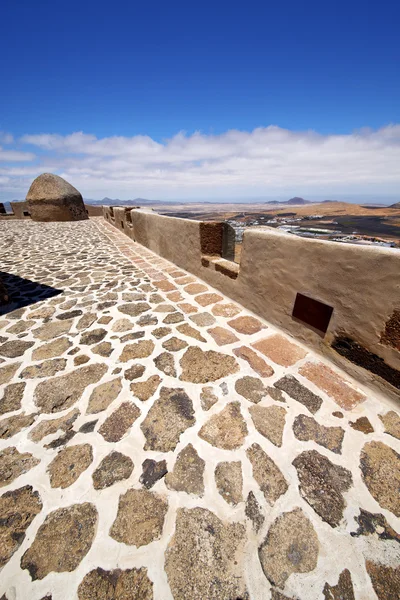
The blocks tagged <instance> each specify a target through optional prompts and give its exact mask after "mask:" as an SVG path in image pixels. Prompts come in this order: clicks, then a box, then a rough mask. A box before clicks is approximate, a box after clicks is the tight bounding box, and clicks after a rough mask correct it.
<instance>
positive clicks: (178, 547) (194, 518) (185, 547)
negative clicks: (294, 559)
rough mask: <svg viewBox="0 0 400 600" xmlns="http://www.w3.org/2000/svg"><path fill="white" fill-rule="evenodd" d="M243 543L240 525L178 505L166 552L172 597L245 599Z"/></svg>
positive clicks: (211, 599) (197, 509)
mask: <svg viewBox="0 0 400 600" xmlns="http://www.w3.org/2000/svg"><path fill="white" fill-rule="evenodd" d="M245 543H246V533H245V528H244V527H243V525H241V524H239V523H230V524H228V523H226V524H225V523H224V522H223V521H221V520H220V519H219V518H218V517H216V516H215V515H214V514H213V513H212V512H210V511H209V510H206V509H204V508H199V507H197V508H192V509H187V508H179V509H178V512H177V517H176V525H175V534H174V536H173V538H172V539H171V541H170V543H169V545H168V548H167V551H166V554H165V572H166V573H167V577H168V583H169V586H170V588H171V592H172V595H173V597H174V600H188V599H189V598H204V599H205V598H207V600H226V599H228V598H232V599H237V598H241V599H243V600H248V598H249V595H248V593H247V590H246V583H245V579H244V565H243V562H244V546H245ZM188 574H190V577H188Z"/></svg>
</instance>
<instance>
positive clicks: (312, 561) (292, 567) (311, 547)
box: [258, 508, 319, 588]
mask: <svg viewBox="0 0 400 600" xmlns="http://www.w3.org/2000/svg"><path fill="white" fill-rule="evenodd" d="M318 553H319V542H318V537H317V534H316V533H315V530H314V527H313V526H312V523H311V521H310V520H309V519H308V518H307V517H306V515H305V514H304V512H303V511H302V510H301V508H295V509H294V510H292V511H291V512H287V513H283V514H282V515H280V516H279V517H278V518H277V519H276V520H275V521H274V522H273V523H272V525H271V527H270V528H269V531H268V533H267V537H266V538H265V540H264V541H263V543H262V544H261V546H260V547H259V549H258V556H259V558H260V562H261V566H262V569H263V571H264V575H265V576H266V578H267V579H268V581H270V583H272V585H276V586H278V587H279V588H283V587H284V585H285V583H286V581H287V579H288V578H289V577H290V575H291V574H292V573H310V572H311V571H313V570H314V569H315V568H316V566H317V561H318Z"/></svg>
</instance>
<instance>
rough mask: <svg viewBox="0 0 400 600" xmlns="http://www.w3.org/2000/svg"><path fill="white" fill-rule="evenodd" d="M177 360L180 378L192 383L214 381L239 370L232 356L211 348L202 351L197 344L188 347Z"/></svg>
mask: <svg viewBox="0 0 400 600" xmlns="http://www.w3.org/2000/svg"><path fill="white" fill-rule="evenodd" d="M179 362H180V365H181V367H182V374H181V376H180V379H181V380H182V381H191V382H192V383H208V382H209V381H216V380H217V379H221V377H226V376H227V375H231V374H233V373H236V372H237V371H238V370H239V365H238V364H237V362H236V360H235V359H234V358H233V356H229V355H228V354H221V353H220V352H214V351H213V350H207V351H206V352H204V351H203V350H201V348H198V347H197V346H191V347H190V348H188V349H187V350H186V352H185V354H184V355H183V356H182V358H181V360H180V361H179Z"/></svg>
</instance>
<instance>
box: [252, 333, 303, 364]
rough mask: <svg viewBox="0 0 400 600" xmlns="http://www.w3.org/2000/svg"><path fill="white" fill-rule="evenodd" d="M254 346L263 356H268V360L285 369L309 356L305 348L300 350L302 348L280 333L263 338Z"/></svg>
mask: <svg viewBox="0 0 400 600" xmlns="http://www.w3.org/2000/svg"><path fill="white" fill-rule="evenodd" d="M252 346H253V348H255V349H256V350H258V351H259V352H261V354H265V356H268V358H270V359H271V360H273V361H274V363H277V364H278V365H282V366H283V367H290V366H291V365H294V364H295V363H296V362H297V361H299V360H301V359H302V358H304V357H305V356H306V354H307V352H306V351H305V350H303V348H300V346H297V345H296V344H293V343H292V342H289V340H288V339H286V338H285V337H283V335H280V334H278V333H277V334H276V335H271V336H270V337H267V338H263V339H262V340H260V341H259V342H255V343H254V344H252Z"/></svg>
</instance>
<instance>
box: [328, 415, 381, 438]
mask: <svg viewBox="0 0 400 600" xmlns="http://www.w3.org/2000/svg"><path fill="white" fill-rule="evenodd" d="M332 414H333V413H332ZM335 416H337V415H335ZM342 417H343V415H342ZM342 417H339V418H342ZM349 425H350V427H351V428H352V429H355V430H356V431H361V432H362V433H365V434H367V433H374V428H373V427H372V425H371V422H370V420H369V419H368V417H360V418H358V419H356V421H350V422H349Z"/></svg>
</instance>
